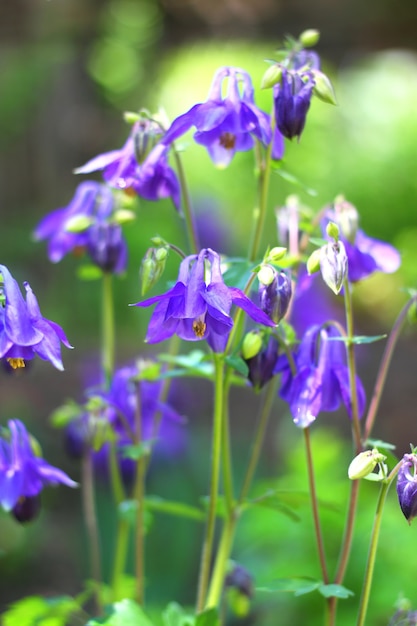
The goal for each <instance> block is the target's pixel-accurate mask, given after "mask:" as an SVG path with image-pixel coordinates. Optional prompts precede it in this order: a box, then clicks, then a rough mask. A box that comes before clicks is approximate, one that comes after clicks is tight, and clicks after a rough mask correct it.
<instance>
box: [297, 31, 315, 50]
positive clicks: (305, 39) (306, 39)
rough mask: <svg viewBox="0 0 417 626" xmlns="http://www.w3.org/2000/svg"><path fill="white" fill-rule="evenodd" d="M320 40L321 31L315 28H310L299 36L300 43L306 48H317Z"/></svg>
mask: <svg viewBox="0 0 417 626" xmlns="http://www.w3.org/2000/svg"><path fill="white" fill-rule="evenodd" d="M319 39H320V31H318V30H316V29H315V28H308V29H307V30H304V31H303V32H302V33H301V35H300V36H299V40H300V43H302V44H303V46H304V47H305V48H311V47H312V46H315V45H316V44H317V43H318V41H319Z"/></svg>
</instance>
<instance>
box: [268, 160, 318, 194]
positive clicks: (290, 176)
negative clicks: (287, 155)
mask: <svg viewBox="0 0 417 626" xmlns="http://www.w3.org/2000/svg"><path fill="white" fill-rule="evenodd" d="M274 172H276V173H277V174H279V175H280V176H281V178H283V179H284V180H286V181H287V182H288V183H291V184H292V185H295V186H296V187H300V188H301V189H303V190H304V191H305V192H306V193H307V194H308V195H309V196H313V197H314V196H317V191H316V190H315V189H313V188H312V187H308V186H307V185H306V184H304V183H303V182H302V181H301V180H299V179H298V178H297V177H296V176H294V174H290V172H287V171H286V170H283V169H282V167H281V166H280V162H278V167H274Z"/></svg>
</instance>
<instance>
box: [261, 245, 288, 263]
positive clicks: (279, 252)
mask: <svg viewBox="0 0 417 626" xmlns="http://www.w3.org/2000/svg"><path fill="white" fill-rule="evenodd" d="M286 253H287V248H281V247H280V246H275V248H272V249H271V250H270V251H269V253H268V255H267V257H266V259H265V261H266V262H267V263H268V262H270V263H278V261H280V260H281V259H282V258H284V256H285V255H286Z"/></svg>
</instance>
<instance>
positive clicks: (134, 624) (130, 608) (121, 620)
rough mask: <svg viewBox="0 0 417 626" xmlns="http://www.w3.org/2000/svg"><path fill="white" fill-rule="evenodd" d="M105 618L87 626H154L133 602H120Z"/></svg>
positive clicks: (108, 609) (93, 621) (108, 610)
mask: <svg viewBox="0 0 417 626" xmlns="http://www.w3.org/2000/svg"><path fill="white" fill-rule="evenodd" d="M106 613H107V615H105V617H100V618H94V619H91V620H89V621H88V622H87V626H99V625H100V624H105V625H106V626H153V625H152V622H151V620H150V619H149V618H148V617H147V616H146V615H145V613H144V612H143V611H142V609H141V607H140V606H139V605H138V604H136V602H134V601H133V600H126V599H125V600H120V602H115V603H114V604H113V605H112V606H110V607H108V608H107V610H106ZM16 626H17V625H16Z"/></svg>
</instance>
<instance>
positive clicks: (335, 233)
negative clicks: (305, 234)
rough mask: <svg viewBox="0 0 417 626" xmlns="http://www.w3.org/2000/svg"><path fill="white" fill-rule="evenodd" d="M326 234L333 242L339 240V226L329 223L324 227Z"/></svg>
mask: <svg viewBox="0 0 417 626" xmlns="http://www.w3.org/2000/svg"><path fill="white" fill-rule="evenodd" d="M326 233H327V234H328V236H329V237H331V238H332V239H334V240H335V241H338V240H339V226H338V225H337V224H335V223H334V222H329V223H328V224H327V226H326Z"/></svg>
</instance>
